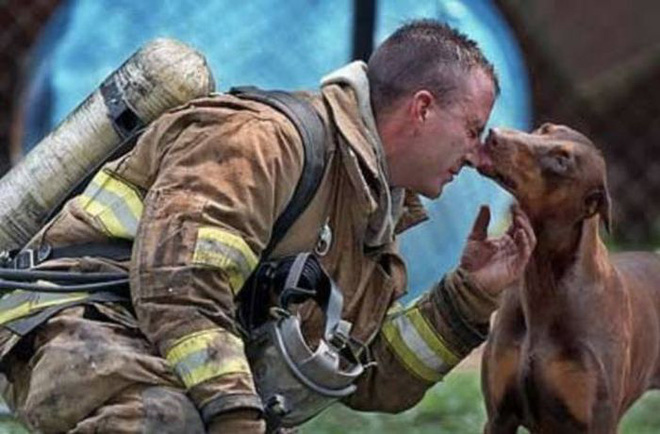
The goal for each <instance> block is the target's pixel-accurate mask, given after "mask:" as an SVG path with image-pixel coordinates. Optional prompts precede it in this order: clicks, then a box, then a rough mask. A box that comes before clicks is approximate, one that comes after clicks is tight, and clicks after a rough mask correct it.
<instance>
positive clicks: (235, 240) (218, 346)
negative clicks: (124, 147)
mask: <svg viewBox="0 0 660 434" xmlns="http://www.w3.org/2000/svg"><path fill="white" fill-rule="evenodd" d="M227 112H228V110H227V109H224V110H223V109H215V108H206V107H202V108H197V109H188V110H185V111H183V112H182V113H176V114H174V115H170V116H171V117H173V118H174V119H165V120H163V121H162V122H161V123H162V126H159V125H156V127H155V128H152V129H150V132H149V136H145V137H144V138H143V140H147V141H151V142H152V143H154V144H157V145H156V146H157V147H158V152H156V153H155V154H156V158H158V159H160V164H159V169H158V174H157V176H156V179H155V182H154V183H153V185H152V187H151V188H150V190H149V192H148V195H147V197H146V199H145V209H144V212H143V215H142V219H141V221H140V225H139V229H138V234H137V237H136V241H135V246H134V252H133V267H132V268H131V273H132V274H131V288H132V293H133V301H134V306H135V309H136V313H137V315H138V319H139V322H140V327H141V330H142V331H143V332H144V333H145V335H146V336H147V337H148V338H149V340H151V341H152V342H153V343H154V344H155V345H156V347H157V348H158V349H159V351H160V353H161V354H162V356H163V357H164V358H165V359H166V360H167V361H168V363H169V364H170V365H171V367H172V368H173V370H174V371H175V372H176V373H177V375H178V376H179V378H180V379H181V380H182V382H183V384H184V385H185V387H186V389H187V390H188V392H189V395H190V397H191V398H192V400H193V402H194V403H195V405H196V406H197V407H198V409H199V410H200V412H201V413H202V416H203V418H204V420H205V422H206V423H207V425H209V426H212V428H213V429H215V430H223V431H224V430H225V428H227V427H229V426H231V427H234V428H235V427H237V426H238V427H241V430H249V431H261V430H263V422H261V421H260V420H257V418H258V415H259V413H260V411H261V403H260V400H259V397H258V396H257V394H256V391H255V387H254V384H253V380H252V374H251V372H250V369H249V365H248V362H247V359H246V357H245V354H244V348H243V342H242V341H241V339H240V338H239V336H238V333H237V327H236V323H235V320H234V311H235V306H234V297H235V296H236V295H237V293H238V292H239V291H240V289H241V287H242V285H243V282H244V281H245V280H246V279H247V277H248V276H249V275H250V273H251V272H252V271H253V270H254V268H255V267H256V265H257V263H258V261H259V256H260V254H261V251H262V250H263V248H264V247H265V245H266V244H267V242H268V239H269V238H270V232H271V228H272V225H273V221H274V219H275V218H276V217H277V215H279V213H280V212H281V211H282V210H283V209H284V207H285V205H286V203H287V202H288V200H289V199H290V197H291V193H292V192H293V190H294V188H295V185H296V183H297V181H298V177H299V176H300V173H301V170H302V144H301V143H300V139H299V138H298V136H297V133H296V131H295V130H294V129H293V126H291V125H290V124H288V123H287V122H286V121H284V120H283V118H281V117H279V115H273V114H268V115H264V113H254V112H252V111H250V110H243V111H237V112H235V113H234V112H233V111H232V114H230V115H227Z"/></svg>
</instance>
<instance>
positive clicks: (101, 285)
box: [0, 279, 128, 293]
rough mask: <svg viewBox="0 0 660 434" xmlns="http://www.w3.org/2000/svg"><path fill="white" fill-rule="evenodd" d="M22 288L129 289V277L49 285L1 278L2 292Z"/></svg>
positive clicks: (64, 289) (40, 289) (64, 291)
mask: <svg viewBox="0 0 660 434" xmlns="http://www.w3.org/2000/svg"><path fill="white" fill-rule="evenodd" d="M17 289H22V290H24V291H35V292H53V293H69V292H96V291H108V290H123V291H127V290H128V279H117V280H111V281H108V282H97V283H85V284H82V285H66V286H49V285H42V284H38V283H25V282H17V281H12V280H4V279H0V292H3V291H15V290H17Z"/></svg>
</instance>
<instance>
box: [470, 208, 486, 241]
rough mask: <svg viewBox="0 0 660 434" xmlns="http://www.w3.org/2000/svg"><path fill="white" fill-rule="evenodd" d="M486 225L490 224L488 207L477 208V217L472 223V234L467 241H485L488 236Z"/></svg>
mask: <svg viewBox="0 0 660 434" xmlns="http://www.w3.org/2000/svg"><path fill="white" fill-rule="evenodd" d="M488 223H490V208H488V205H481V208H479V215H477V219H476V220H475V221H474V226H472V232H471V233H470V236H469V237H468V239H470V240H485V239H486V237H487V236H488Z"/></svg>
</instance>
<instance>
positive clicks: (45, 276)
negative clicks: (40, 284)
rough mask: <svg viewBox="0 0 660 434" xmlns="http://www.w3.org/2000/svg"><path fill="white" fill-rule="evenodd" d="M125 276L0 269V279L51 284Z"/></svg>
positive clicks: (89, 281)
mask: <svg viewBox="0 0 660 434" xmlns="http://www.w3.org/2000/svg"><path fill="white" fill-rule="evenodd" d="M127 275H128V273H126V272H117V273H77V272H71V271H46V270H10V269H0V279H7V280H19V281H34V280H49V281H53V282H76V283H98V282H107V281H114V280H120V279H125V278H126V276H127Z"/></svg>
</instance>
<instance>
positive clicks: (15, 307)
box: [0, 291, 130, 336]
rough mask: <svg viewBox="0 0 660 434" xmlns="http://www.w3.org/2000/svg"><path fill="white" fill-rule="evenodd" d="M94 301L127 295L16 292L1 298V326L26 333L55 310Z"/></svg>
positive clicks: (122, 298) (122, 299) (123, 299)
mask: <svg viewBox="0 0 660 434" xmlns="http://www.w3.org/2000/svg"><path fill="white" fill-rule="evenodd" d="M94 301H96V302H129V301H130V298H129V297H128V295H123V294H118V293H116V292H93V293H77V294H62V293H40V292H23V291H17V292H13V293H11V294H8V295H7V296H5V297H4V298H3V299H2V300H0V312H1V315H0V326H2V327H4V328H6V329H7V330H9V331H11V332H13V333H15V334H17V335H19V336H25V335H27V334H28V333H30V332H31V331H32V330H34V329H35V328H36V327H38V326H39V325H40V324H43V323H44V322H45V321H47V320H48V319H49V318H50V317H52V316H53V315H55V314H57V313H58V312H60V311H62V310H64V309H66V308H68V307H72V306H76V305H79V304H84V303H89V302H94ZM35 312H36V313H35Z"/></svg>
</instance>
